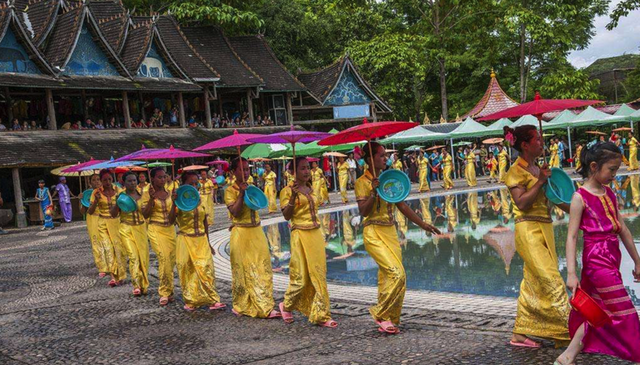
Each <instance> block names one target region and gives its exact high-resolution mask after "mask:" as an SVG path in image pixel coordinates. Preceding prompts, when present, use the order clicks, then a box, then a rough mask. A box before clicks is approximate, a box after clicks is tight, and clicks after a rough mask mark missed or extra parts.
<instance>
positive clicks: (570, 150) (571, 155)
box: [567, 127, 573, 167]
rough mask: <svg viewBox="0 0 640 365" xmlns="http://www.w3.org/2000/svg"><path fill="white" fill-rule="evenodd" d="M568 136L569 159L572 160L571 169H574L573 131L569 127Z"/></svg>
mask: <svg viewBox="0 0 640 365" xmlns="http://www.w3.org/2000/svg"><path fill="white" fill-rule="evenodd" d="M567 136H569V158H570V159H571V167H573V150H572V149H571V129H570V128H569V127H567Z"/></svg>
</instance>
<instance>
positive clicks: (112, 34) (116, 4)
mask: <svg viewBox="0 0 640 365" xmlns="http://www.w3.org/2000/svg"><path fill="white" fill-rule="evenodd" d="M89 10H91V14H93V16H94V17H95V18H96V20H97V21H98V26H99V27H100V30H101V31H102V34H104V37H105V38H106V39H107V41H108V42H109V44H110V45H111V48H113V49H114V50H115V51H116V53H118V54H119V53H120V52H121V51H122V47H123V46H124V43H125V41H126V39H127V35H128V30H129V19H130V16H129V12H128V11H127V10H126V9H125V8H124V6H123V5H122V2H121V1H120V0H92V1H90V2H89Z"/></svg>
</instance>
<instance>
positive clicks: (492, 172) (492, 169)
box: [487, 152, 498, 184]
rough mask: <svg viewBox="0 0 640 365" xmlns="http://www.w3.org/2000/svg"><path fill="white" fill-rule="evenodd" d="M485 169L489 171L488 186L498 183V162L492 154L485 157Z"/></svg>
mask: <svg viewBox="0 0 640 365" xmlns="http://www.w3.org/2000/svg"><path fill="white" fill-rule="evenodd" d="M487 169H488V170H489V181H488V182H489V184H491V182H493V181H495V182H498V160H496V158H495V157H494V156H493V152H489V156H488V157H487Z"/></svg>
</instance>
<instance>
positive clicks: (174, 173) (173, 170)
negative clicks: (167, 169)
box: [171, 160, 184, 180]
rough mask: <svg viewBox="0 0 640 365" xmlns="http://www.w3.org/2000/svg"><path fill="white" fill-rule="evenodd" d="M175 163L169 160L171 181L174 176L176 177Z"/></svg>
mask: <svg viewBox="0 0 640 365" xmlns="http://www.w3.org/2000/svg"><path fill="white" fill-rule="evenodd" d="M175 163H176V160H171V179H172V180H173V178H174V176H176V168H175ZM183 166H184V165H183Z"/></svg>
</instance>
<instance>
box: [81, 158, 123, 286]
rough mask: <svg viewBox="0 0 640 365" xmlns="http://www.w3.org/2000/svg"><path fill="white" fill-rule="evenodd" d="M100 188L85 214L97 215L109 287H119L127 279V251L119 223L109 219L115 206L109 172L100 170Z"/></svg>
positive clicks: (92, 197)
mask: <svg viewBox="0 0 640 365" xmlns="http://www.w3.org/2000/svg"><path fill="white" fill-rule="evenodd" d="M100 181H101V182H102V186H101V187H100V188H99V189H95V190H94V191H93V194H91V206H90V207H89V210H88V211H87V214H89V215H93V214H94V213H97V214H98V227H97V228H98V240H99V241H100V246H102V247H103V249H104V253H105V256H104V258H105V262H106V264H107V268H108V269H109V274H110V275H111V280H110V281H109V286H111V287H114V286H118V285H121V284H122V282H123V281H124V279H126V278H127V251H126V248H125V247H124V245H123V244H122V241H121V240H120V232H119V230H120V222H119V221H118V219H116V218H113V217H111V213H110V211H109V210H110V209H111V207H112V206H114V205H115V204H116V191H115V189H114V185H113V177H112V176H111V172H109V170H107V169H104V170H100Z"/></svg>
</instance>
